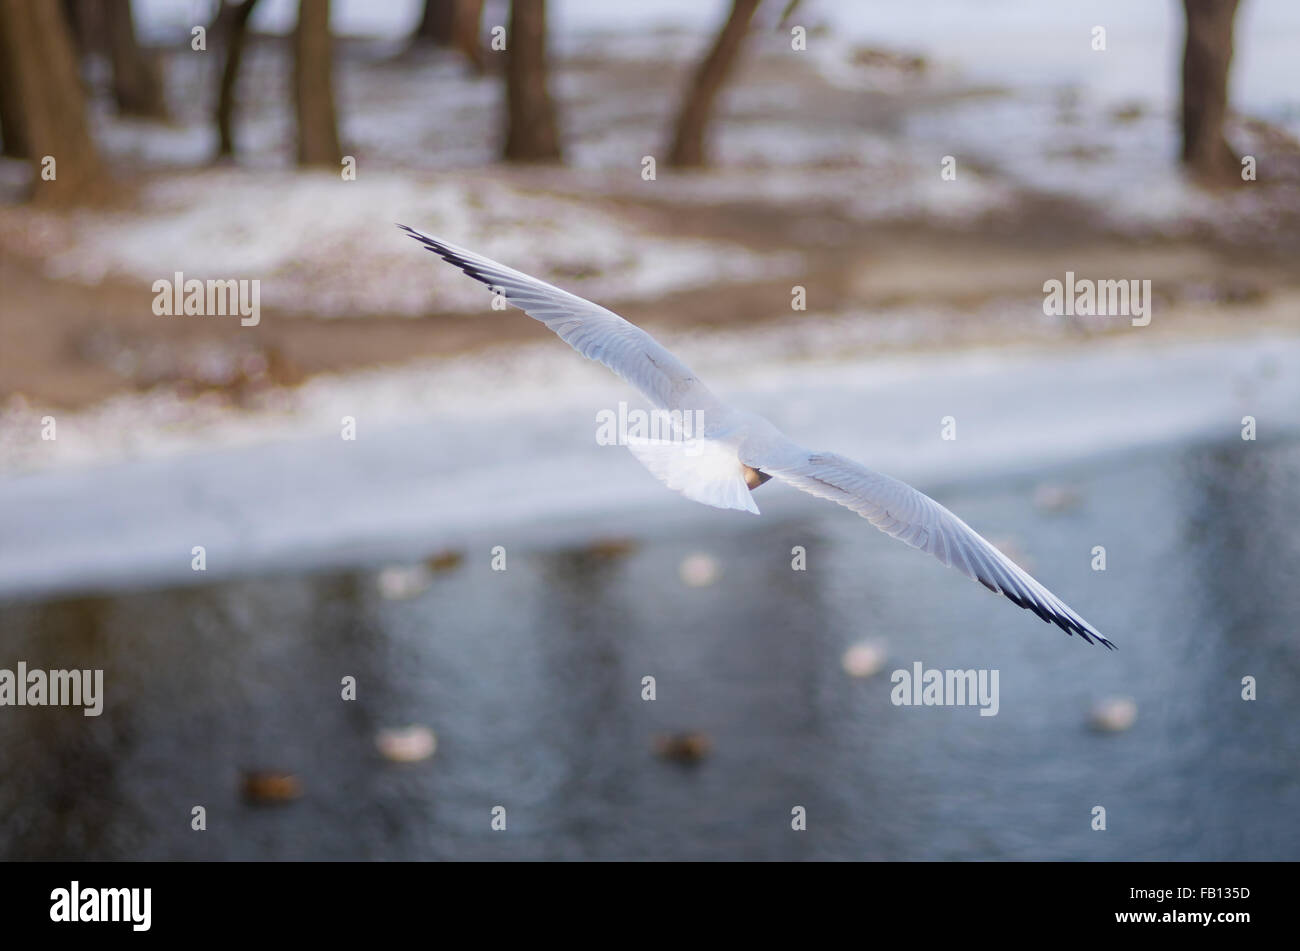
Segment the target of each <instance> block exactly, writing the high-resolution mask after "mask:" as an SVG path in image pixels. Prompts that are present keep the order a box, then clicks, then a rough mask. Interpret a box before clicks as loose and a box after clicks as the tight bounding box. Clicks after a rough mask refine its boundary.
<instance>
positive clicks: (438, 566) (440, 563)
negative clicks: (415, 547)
mask: <svg viewBox="0 0 1300 951" xmlns="http://www.w3.org/2000/svg"><path fill="white" fill-rule="evenodd" d="M464 560H465V553H464V552H459V551H440V552H438V554H436V555H433V556H431V557H429V558H426V559H425V562H424V565H425V567H426V568H428V569H429V570H430V571H433V572H440V571H451V570H453V569H455V568H459V567H460V564H461V562H463V561H464Z"/></svg>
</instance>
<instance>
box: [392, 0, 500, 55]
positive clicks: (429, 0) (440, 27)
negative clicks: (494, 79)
mask: <svg viewBox="0 0 1300 951" xmlns="http://www.w3.org/2000/svg"><path fill="white" fill-rule="evenodd" d="M482 25H483V0H424V9H423V11H422V13H421V14H420V22H419V23H418V24H416V27H415V32H413V33H412V34H411V45H412V46H420V45H424V44H431V45H433V46H446V47H450V48H451V49H455V50H457V51H459V52H460V53H462V54H463V55H464V56H465V58H466V59H468V60H469V61H470V64H471V65H472V66H473V67H474V70H475V71H476V72H479V73H481V72H483V71H484V69H485V68H486V65H487V64H486V60H485V59H484V56H483V44H482V42H481V40H480V32H481V30H482Z"/></svg>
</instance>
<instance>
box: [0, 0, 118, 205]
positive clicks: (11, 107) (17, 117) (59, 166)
mask: <svg viewBox="0 0 1300 951" xmlns="http://www.w3.org/2000/svg"><path fill="white" fill-rule="evenodd" d="M0 120H2V121H0V126H2V127H3V132H4V135H5V148H6V151H7V152H9V153H10V154H15V155H18V156H20V157H23V158H28V159H31V160H32V161H33V162H35V163H37V169H36V171H37V179H36V188H35V197H36V198H38V199H39V200H43V201H51V202H63V203H66V202H77V201H84V200H87V199H91V198H94V197H97V196H98V194H99V193H100V192H101V191H102V186H103V185H104V182H105V178H104V170H103V166H102V165H101V163H100V160H99V153H98V151H97V150H96V148H95V143H94V140H92V139H91V137H90V129H89V127H88V125H87V122H86V102H85V94H84V92H83V90H82V86H81V76H80V74H79V72H78V67H77V57H76V53H75V52H74V50H73V45H72V35H71V32H70V31H69V29H68V24H67V21H66V18H65V17H64V14H63V10H62V9H61V7H60V5H59V4H57V3H29V2H25V0H0ZM50 160H53V164H52V165H51V164H50Z"/></svg>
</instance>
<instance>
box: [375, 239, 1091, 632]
mask: <svg viewBox="0 0 1300 951" xmlns="http://www.w3.org/2000/svg"><path fill="white" fill-rule="evenodd" d="M399 227H401V228H403V229H404V230H405V231H406V232H407V233H408V234H410V235H411V237H413V238H415V239H416V240H417V241H419V242H421V243H422V244H423V245H424V246H425V247H426V248H427V249H428V250H430V251H432V252H434V253H435V254H438V255H439V256H440V257H442V258H443V259H444V260H446V261H447V262H448V263H450V264H454V265H455V266H456V267H458V268H460V269H461V270H462V271H464V272H465V273H466V274H468V275H469V276H470V277H472V278H474V279H475V280H478V281H481V282H482V283H484V284H486V285H488V287H490V288H492V289H493V290H494V292H496V293H500V294H502V295H504V297H505V299H506V300H507V301H508V302H509V303H511V304H513V305H514V306H516V307H518V308H519V309H521V310H523V311H524V312H525V313H526V314H528V315H529V316H530V317H532V318H534V319H535V320H538V321H540V322H541V323H543V324H545V325H546V326H547V327H549V328H550V329H551V330H552V331H554V332H555V333H556V334H557V335H558V336H559V337H560V338H561V339H562V340H564V341H565V342H566V343H568V344H569V345H570V346H571V347H573V348H574V349H575V350H577V351H578V352H579V353H581V354H582V355H583V356H585V357H587V358H589V359H592V360H596V361H598V362H600V363H603V364H604V365H605V366H607V367H608V368H609V369H611V370H612V371H614V372H615V373H616V374H618V375H619V376H621V377H622V378H623V379H625V380H626V381H627V382H629V383H631V384H632V385H633V386H635V387H636V388H637V389H638V390H640V391H641V392H642V393H643V394H645V396H646V397H647V398H648V399H649V400H651V402H653V403H654V404H655V405H656V406H657V407H658V408H659V409H661V410H665V411H667V412H668V413H669V414H674V413H676V414H680V416H684V415H685V414H687V413H690V414H694V415H693V416H691V417H690V418H692V419H699V420H701V421H702V423H703V426H702V429H701V430H700V431H698V432H692V433H691V434H690V438H683V439H676V440H664V439H658V440H653V439H633V438H629V439H628V448H629V449H630V450H631V451H632V453H633V454H634V455H635V456H636V457H637V459H639V460H640V461H641V462H642V464H643V465H645V467H646V468H647V469H649V470H650V472H651V473H653V474H654V475H655V476H656V477H657V478H658V479H660V480H661V481H663V482H664V483H665V484H666V485H667V486H668V487H669V488H670V489H673V490H675V491H678V492H681V493H682V494H683V495H685V496H686V497H687V498H689V499H692V500H694V501H697V502H701V503H703V504H705V505H711V506H714V507H716V508H727V509H739V510H741V511H748V512H752V513H753V514H755V515H757V514H759V512H758V506H757V505H756V504H755V503H754V499H753V496H752V493H753V491H754V490H755V489H757V488H758V487H759V486H761V485H763V484H764V483H766V482H767V481H769V480H770V479H777V480H779V481H781V482H785V483H787V484H789V485H792V486H794V487H795V488H798V489H802V490H803V491H805V492H808V493H810V494H811V495H815V496H817V497H819V498H824V499H829V500H830V501H832V502H836V503H838V504H840V505H843V506H844V507H846V508H848V509H851V510H852V511H854V512H856V513H857V514H859V515H861V516H862V517H863V518H865V519H867V520H868V521H869V522H871V523H872V524H873V525H875V526H876V527H877V528H879V529H880V530H881V531H883V532H885V533H886V534H887V535H890V536H892V537H893V538H897V539H898V540H899V541H902V542H906V543H907V544H908V545H910V546H911V547H913V548H919V549H921V550H922V551H926V552H929V553H930V554H931V555H933V556H934V557H935V558H937V559H938V560H939V561H941V562H943V563H944V564H945V565H949V566H950V567H953V568H956V569H957V570H958V571H960V572H962V573H963V574H965V575H966V576H967V577H969V578H972V579H974V580H976V581H979V582H980V583H981V584H982V585H984V586H985V587H986V588H988V589H989V590H990V591H993V592H995V593H997V594H1002V595H1004V596H1005V597H1007V598H1008V599H1009V600H1011V601H1012V602H1013V603H1015V604H1017V605H1019V606H1020V607H1022V608H1026V609H1027V610H1030V611H1033V612H1034V613H1035V614H1037V615H1038V616H1039V617H1040V618H1042V619H1043V620H1044V621H1049V622H1052V623H1055V624H1056V625H1057V626H1058V627H1060V628H1061V629H1062V630H1064V631H1065V632H1066V633H1067V634H1078V635H1079V636H1080V637H1082V638H1083V639H1084V640H1085V641H1088V642H1089V643H1091V642H1092V641H1094V640H1096V641H1099V642H1100V643H1102V644H1104V645H1105V646H1107V647H1112V648H1113V647H1114V645H1113V644H1111V642H1110V641H1109V640H1108V639H1107V638H1105V637H1104V636H1102V634H1101V633H1100V632H1099V631H1098V630H1097V629H1096V628H1095V627H1093V626H1092V625H1091V624H1089V623H1088V622H1087V621H1085V620H1084V619H1083V618H1081V617H1080V616H1079V615H1078V614H1076V613H1075V612H1074V611H1073V610H1071V609H1070V608H1069V607H1068V606H1067V605H1066V604H1065V603H1064V602H1062V601H1061V600H1060V599H1059V598H1057V597H1056V596H1055V595H1053V594H1052V593H1051V592H1050V591H1048V590H1047V589H1046V588H1045V587H1043V586H1042V585H1041V584H1039V583H1038V582H1037V581H1036V580H1034V579H1033V578H1032V577H1031V576H1030V575H1029V574H1028V573H1027V572H1026V571H1024V570H1023V569H1021V568H1020V567H1019V566H1017V565H1016V564H1015V563H1014V562H1012V561H1011V560H1010V559H1009V558H1007V557H1006V556H1005V555H1004V554H1002V553H1001V552H1000V551H998V550H997V549H996V548H994V547H993V545H991V544H990V543H989V542H988V541H986V540H985V539H984V538H983V537H982V536H981V535H979V533H977V532H976V531H975V530H974V529H972V528H971V527H970V526H969V525H967V524H966V523H965V522H963V521H962V520H961V519H959V518H958V517H957V516H956V515H954V514H953V513H952V512H950V511H948V510H947V509H946V508H944V507H943V506H942V505H940V504H939V503H938V502H936V501H934V499H931V498H930V497H929V496H926V495H924V494H922V493H921V492H918V491H917V490H916V489H914V488H912V487H911V486H909V485H907V484H906V483H903V482H899V481H898V480H897V479H891V478H890V477H889V476H886V475H882V474H881V473H878V472H873V471H872V470H870V469H868V468H866V467H865V466H862V465H859V464H858V463H856V462H854V461H853V460H851V459H846V458H845V457H843V456H838V455H836V454H834V453H829V452H810V451H809V450H807V449H804V448H803V447H802V446H799V445H798V444H797V443H795V442H794V441H792V440H791V439H790V438H789V437H788V436H786V435H785V434H784V433H782V432H781V431H780V430H779V429H777V428H776V427H775V426H774V425H772V423H771V422H770V421H768V420H766V419H764V418H763V417H762V416H758V415H757V414H754V413H749V412H745V411H743V410H739V409H735V408H732V407H730V406H727V405H726V404H725V403H723V402H722V401H721V400H719V399H718V398H717V397H716V396H715V395H714V394H713V393H712V392H711V391H710V390H709V389H708V388H707V387H706V386H705V385H704V384H703V383H702V382H701V381H700V379H699V378H698V377H697V376H696V375H695V374H694V373H693V372H691V370H690V368H689V367H687V366H686V365H685V364H684V363H682V361H681V360H679V359H678V358H677V357H676V356H674V355H673V354H672V353H671V352H670V351H668V350H667V349H666V348H665V347H663V346H662V345H661V344H660V343H659V342H658V341H656V340H655V339H654V338H653V337H651V336H650V335H649V334H647V333H646V332H645V331H644V330H641V329H640V328H639V327H636V326H635V325H633V324H631V323H629V322H628V321H626V320H624V319H623V318H622V317H619V316H618V315H617V314H615V313H613V312H612V311H609V310H606V309H605V308H603V307H600V306H599V305H597V304H593V303H592V302H591V301H588V300H584V299H583V298H581V297H577V296H575V295H573V294H570V293H568V292H567V291H563V290H560V289H559V288H558V287H554V286H552V285H550V284H547V283H545V282H543V281H539V280H537V279H536V278H533V277H530V276H528V275H527V274H523V273H522V272H520V271H516V270H513V269H511V268H508V267H505V266H504V265H502V264H498V263H497V262H496V261H493V260H491V259H489V258H485V257H483V256H482V255H478V254H474V253H473V252H471V251H466V250H465V249H463V248H459V247H457V246H456V245H453V244H449V243H447V242H445V241H441V240H439V239H438V238H434V237H431V236H430V235H427V234H424V233H423V232H420V231H416V230H415V229H413V228H408V227H406V226H405V225H401V226H399ZM680 416H679V418H680Z"/></svg>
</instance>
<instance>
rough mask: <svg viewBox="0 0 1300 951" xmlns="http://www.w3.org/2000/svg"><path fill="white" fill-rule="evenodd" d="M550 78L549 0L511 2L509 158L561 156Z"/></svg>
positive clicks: (548, 159) (538, 159)
mask: <svg viewBox="0 0 1300 951" xmlns="http://www.w3.org/2000/svg"><path fill="white" fill-rule="evenodd" d="M546 80H547V68H546V0H512V2H511V4H510V29H509V32H508V33H507V34H506V144H505V158H506V159H507V161H511V162H555V161H559V159H560V137H559V134H558V133H557V132H556V128H555V104H554V103H553V102H552V101H551V95H550V92H549V91H548V90H547V86H546Z"/></svg>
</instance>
